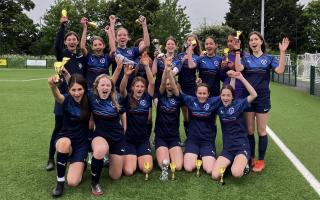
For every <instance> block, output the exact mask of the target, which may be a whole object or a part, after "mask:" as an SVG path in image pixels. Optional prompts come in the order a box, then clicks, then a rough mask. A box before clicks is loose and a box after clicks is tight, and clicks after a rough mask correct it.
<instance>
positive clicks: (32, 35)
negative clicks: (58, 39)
mask: <svg viewBox="0 0 320 200" xmlns="http://www.w3.org/2000/svg"><path fill="white" fill-rule="evenodd" d="M34 6H35V5H34V3H33V2H32V1H31V0H23V1H16V0H2V1H0V8H1V12H0V54H4V53H15V54H16V53H29V52H30V51H29V46H30V45H31V43H32V42H33V41H34V40H35V39H36V37H37V29H36V26H35V25H34V24H33V22H32V20H31V19H30V18H28V16H27V15H26V14H25V13H23V10H27V11H30V10H32V9H33V8H34Z"/></svg>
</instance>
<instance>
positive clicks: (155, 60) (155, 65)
mask: <svg viewBox="0 0 320 200" xmlns="http://www.w3.org/2000/svg"><path fill="white" fill-rule="evenodd" d="M158 53H159V52H158V51H157V50H154V58H153V63H152V74H153V75H156V74H157V72H158V57H157V56H158Z"/></svg>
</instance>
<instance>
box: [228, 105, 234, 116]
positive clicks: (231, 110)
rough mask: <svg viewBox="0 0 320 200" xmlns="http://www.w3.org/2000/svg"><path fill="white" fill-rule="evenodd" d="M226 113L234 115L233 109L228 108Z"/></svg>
mask: <svg viewBox="0 0 320 200" xmlns="http://www.w3.org/2000/svg"><path fill="white" fill-rule="evenodd" d="M228 113H229V114H230V115H232V114H233V113H234V107H231V108H229V110H228Z"/></svg>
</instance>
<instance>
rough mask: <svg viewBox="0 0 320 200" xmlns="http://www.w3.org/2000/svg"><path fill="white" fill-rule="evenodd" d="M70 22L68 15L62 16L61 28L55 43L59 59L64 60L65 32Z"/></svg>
mask: <svg viewBox="0 0 320 200" xmlns="http://www.w3.org/2000/svg"><path fill="white" fill-rule="evenodd" d="M67 22H68V18H67V17H61V18H60V28H59V31H58V33H57V35H56V41H55V44H54V50H55V54H56V59H57V61H62V58H63V49H64V34H65V29H66V23H67Z"/></svg>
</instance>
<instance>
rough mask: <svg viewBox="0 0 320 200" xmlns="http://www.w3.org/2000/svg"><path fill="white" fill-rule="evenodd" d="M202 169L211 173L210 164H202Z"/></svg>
mask: <svg viewBox="0 0 320 200" xmlns="http://www.w3.org/2000/svg"><path fill="white" fill-rule="evenodd" d="M203 170H204V171H205V172H207V174H211V173H212V167H210V166H203Z"/></svg>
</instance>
